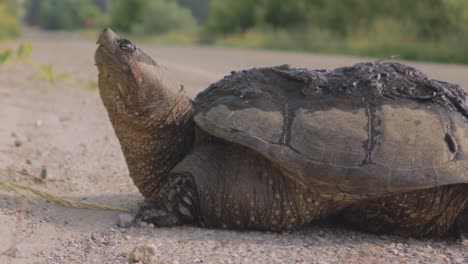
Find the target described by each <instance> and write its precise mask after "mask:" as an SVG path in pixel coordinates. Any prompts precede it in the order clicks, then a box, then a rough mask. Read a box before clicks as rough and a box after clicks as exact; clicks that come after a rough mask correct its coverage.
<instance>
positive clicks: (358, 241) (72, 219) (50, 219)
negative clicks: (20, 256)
mask: <svg viewBox="0 0 468 264" xmlns="http://www.w3.org/2000/svg"><path fill="white" fill-rule="evenodd" d="M67 198H69V199H74V200H80V201H86V202H92V203H99V204H106V205H109V206H113V207H123V208H127V209H128V211H129V212H130V213H131V214H134V213H135V212H136V211H137V209H138V206H139V203H140V202H141V201H142V200H143V198H142V196H141V195H139V194H138V193H130V194H110V195H99V196H87V197H86V198H84V197H82V196H80V197H73V196H68V197H67ZM22 200H23V198H21V197H19V196H13V195H8V194H0V210H1V212H2V213H3V214H6V215H11V216H17V215H18V214H19V212H20V211H21V207H22ZM24 212H25V219H26V221H30V222H34V223H40V224H47V225H52V226H55V227H58V228H59V229H64V230H67V231H72V232H79V233H83V234H93V233H96V232H105V231H108V230H113V231H116V232H120V233H121V234H122V235H123V234H125V235H130V236H132V237H135V238H142V239H150V240H151V239H160V238H163V239H164V240H165V241H172V242H180V241H185V242H186V241H191V242H195V243H196V242H200V243H206V242H213V243H215V244H216V245H218V246H222V245H224V244H229V245H241V244H242V245H244V244H248V245H263V246H271V247H275V246H298V247H302V248H311V249H314V248H315V249H318V248H333V247H336V245H346V246H349V247H353V246H357V245H361V246H362V245H363V244H364V245H365V244H369V245H373V246H375V245H381V246H385V245H389V244H408V241H411V243H413V244H417V245H420V246H425V245H428V244H441V245H442V244H444V245H446V244H452V243H453V244H455V240H454V239H451V238H428V239H420V240H419V239H418V240H415V239H408V238H405V237H398V236H392V235H385V234H384V235H376V234H371V233H365V232H361V231H357V230H354V229H352V228H349V227H348V226H346V225H344V224H342V223H340V221H337V220H333V219H330V221H321V222H316V223H312V224H310V225H309V226H307V227H304V228H300V229H297V230H294V231H289V232H278V233H275V232H265V231H258V230H226V229H213V228H201V227H198V226H176V227H151V226H149V227H135V226H132V227H130V228H119V227H118V226H117V220H118V216H119V214H121V213H122V211H111V210H102V209H79V208H69V207H64V206H62V205H57V204H55V203H52V202H50V201H47V200H43V199H39V200H37V202H36V203H32V202H29V203H28V204H27V206H26V207H25V210H24Z"/></svg>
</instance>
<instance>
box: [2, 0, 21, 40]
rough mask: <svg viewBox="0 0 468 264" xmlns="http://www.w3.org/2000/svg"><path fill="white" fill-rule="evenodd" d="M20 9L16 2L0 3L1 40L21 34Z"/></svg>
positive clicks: (14, 0)
mask: <svg viewBox="0 0 468 264" xmlns="http://www.w3.org/2000/svg"><path fill="white" fill-rule="evenodd" d="M20 32H21V30H20V9H19V5H18V2H17V1H16V0H3V1H0V39H3V38H9V37H17V36H18V35H19V34H20Z"/></svg>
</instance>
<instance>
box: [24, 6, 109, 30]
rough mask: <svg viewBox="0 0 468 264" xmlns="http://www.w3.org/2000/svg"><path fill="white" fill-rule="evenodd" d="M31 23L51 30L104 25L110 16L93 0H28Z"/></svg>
mask: <svg viewBox="0 0 468 264" xmlns="http://www.w3.org/2000/svg"><path fill="white" fill-rule="evenodd" d="M25 9H26V17H25V20H26V22H27V23H28V24H29V25H32V26H39V27H41V28H44V29H50V30H72V29H81V28H92V27H102V26H104V25H106V24H107V21H108V18H107V16H106V15H105V13H104V12H102V10H100V9H99V7H98V6H97V5H96V3H95V1H93V0H26V1H25Z"/></svg>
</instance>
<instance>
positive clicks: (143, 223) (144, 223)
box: [140, 221, 148, 227]
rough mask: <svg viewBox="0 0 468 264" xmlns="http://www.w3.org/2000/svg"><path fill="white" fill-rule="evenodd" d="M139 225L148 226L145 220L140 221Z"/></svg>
mask: <svg viewBox="0 0 468 264" xmlns="http://www.w3.org/2000/svg"><path fill="white" fill-rule="evenodd" d="M140 227H148V223H146V222H145V221H141V222H140Z"/></svg>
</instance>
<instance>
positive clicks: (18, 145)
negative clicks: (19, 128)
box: [15, 138, 23, 148]
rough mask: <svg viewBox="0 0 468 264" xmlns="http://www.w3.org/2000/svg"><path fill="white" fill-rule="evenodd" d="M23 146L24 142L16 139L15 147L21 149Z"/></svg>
mask: <svg viewBox="0 0 468 264" xmlns="http://www.w3.org/2000/svg"><path fill="white" fill-rule="evenodd" d="M22 145H23V141H21V139H19V138H17V139H15V147H17V148H18V147H21V146H22Z"/></svg>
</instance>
